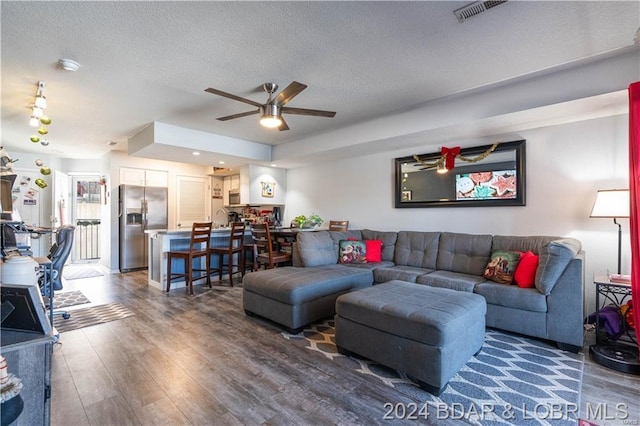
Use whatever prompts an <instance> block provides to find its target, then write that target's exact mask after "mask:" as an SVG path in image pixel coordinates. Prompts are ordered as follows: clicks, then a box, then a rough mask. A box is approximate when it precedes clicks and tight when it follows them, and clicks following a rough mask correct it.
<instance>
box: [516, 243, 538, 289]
mask: <svg viewBox="0 0 640 426" xmlns="http://www.w3.org/2000/svg"><path fill="white" fill-rule="evenodd" d="M539 261H540V256H538V255H537V254H534V253H533V252H531V251H528V252H526V253H523V254H522V256H521V257H520V263H518V267H517V268H516V272H515V274H514V276H513V278H514V279H515V281H516V284H517V285H518V287H520V288H532V287H534V286H535V283H536V270H537V269H538V262H539Z"/></svg>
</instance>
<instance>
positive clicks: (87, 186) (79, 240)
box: [70, 176, 102, 263]
mask: <svg viewBox="0 0 640 426" xmlns="http://www.w3.org/2000/svg"><path fill="white" fill-rule="evenodd" d="M71 187H72V188H73V189H74V194H73V197H71V198H70V201H71V206H70V210H71V213H72V216H73V217H72V219H71V220H72V223H73V224H74V225H75V227H76V231H75V233H74V237H75V238H74V239H73V250H72V251H71V262H74V263H88V262H97V261H98V260H100V246H101V243H100V235H101V221H100V216H101V207H102V206H101V196H102V187H101V185H100V176H73V181H72V184H71Z"/></svg>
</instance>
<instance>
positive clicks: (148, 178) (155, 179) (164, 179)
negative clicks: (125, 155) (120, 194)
mask: <svg viewBox="0 0 640 426" xmlns="http://www.w3.org/2000/svg"><path fill="white" fill-rule="evenodd" d="M120 184H121V185H141V186H160V187H164V188H166V187H168V186H169V172H166V171H163V170H145V169H136V168H132V167H120Z"/></svg>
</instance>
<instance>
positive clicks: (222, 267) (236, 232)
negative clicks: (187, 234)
mask: <svg viewBox="0 0 640 426" xmlns="http://www.w3.org/2000/svg"><path fill="white" fill-rule="evenodd" d="M209 253H210V254H211V255H212V256H218V267H217V268H214V267H211V268H210V270H211V272H212V273H214V272H217V273H218V282H221V281H222V274H223V272H224V271H227V273H228V274H229V285H230V286H231V287H233V275H234V274H237V273H241V274H242V276H243V277H244V222H233V223H232V224H231V233H230V234H229V246H228V247H212V248H210V249H209ZM235 254H237V256H234V255H235ZM225 255H226V256H227V263H224V258H225ZM234 257H237V259H238V261H237V263H234V261H233V258H234Z"/></svg>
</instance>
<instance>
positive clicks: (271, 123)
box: [260, 114, 282, 129]
mask: <svg viewBox="0 0 640 426" xmlns="http://www.w3.org/2000/svg"><path fill="white" fill-rule="evenodd" d="M260 124H261V125H262V126H264V127H268V128H270V129H274V128H276V127H280V125H281V124H282V120H281V119H280V117H278V116H273V115H266V114H265V115H263V116H262V117H260Z"/></svg>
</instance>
